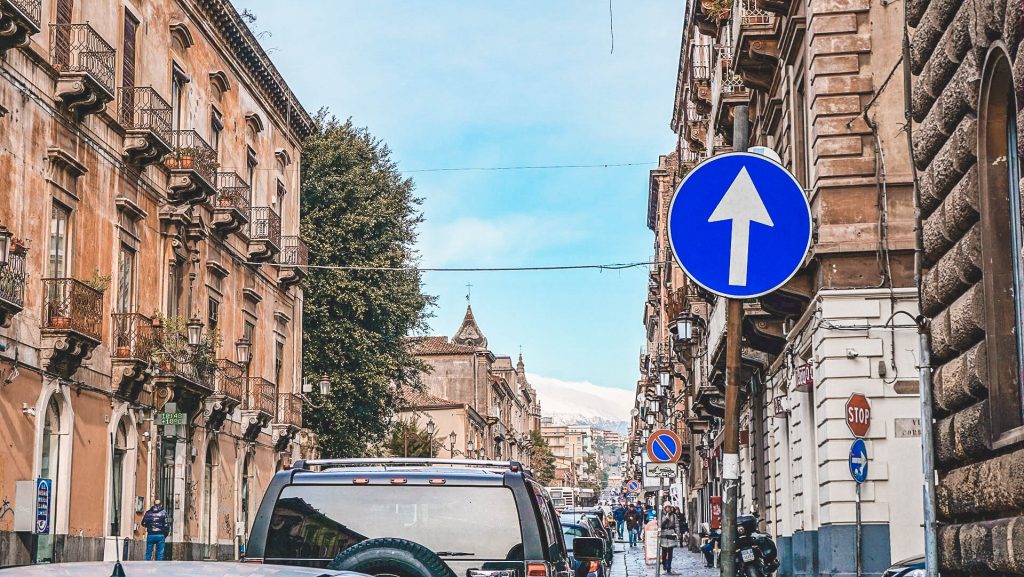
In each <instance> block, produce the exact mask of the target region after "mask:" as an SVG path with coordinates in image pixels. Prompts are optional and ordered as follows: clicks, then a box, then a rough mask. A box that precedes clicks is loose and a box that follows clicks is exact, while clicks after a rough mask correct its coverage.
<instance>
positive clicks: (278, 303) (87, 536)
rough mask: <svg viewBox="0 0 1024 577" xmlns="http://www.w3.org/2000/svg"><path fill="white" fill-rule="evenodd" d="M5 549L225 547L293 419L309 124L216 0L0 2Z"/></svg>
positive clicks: (64, 553) (221, 553) (192, 550)
mask: <svg viewBox="0 0 1024 577" xmlns="http://www.w3.org/2000/svg"><path fill="white" fill-rule="evenodd" d="M0 51H2V53H3V57H2V59H0V423H2V425H0V428H2V434H0V439H2V447H0V496H2V497H3V499H4V503H5V504H6V503H8V502H10V503H11V504H16V503H20V502H22V501H23V500H24V499H29V500H30V502H31V499H32V498H33V495H32V493H34V481H35V480H36V479H42V478H45V479H50V480H51V481H52V483H53V485H52V499H51V502H50V517H49V518H50V523H49V527H48V528H47V529H46V530H45V531H43V533H42V534H35V533H34V532H33V526H34V525H33V523H32V521H33V520H32V519H31V518H29V516H28V515H25V514H24V513H23V512H21V511H20V510H17V509H16V512H15V514H5V515H2V516H0V564H10V563H27V562H33V561H45V560H55V561H76V560H83V559H100V558H102V557H104V556H106V557H108V558H109V557H111V556H112V554H113V551H114V547H115V543H117V541H116V539H117V538H119V537H120V538H126V539H129V540H131V541H132V548H133V549H134V550H135V553H134V555H135V556H136V558H137V556H138V549H139V547H140V546H141V542H140V540H143V539H144V537H145V530H144V529H143V528H141V527H140V526H139V522H140V520H141V518H142V513H143V512H144V511H145V509H146V508H147V507H149V506H150V504H151V503H152V501H153V500H154V499H155V498H160V499H162V500H163V502H164V504H165V505H166V506H167V509H168V515H169V517H170V518H171V520H172V524H171V527H172V531H171V534H170V536H169V554H170V555H171V556H172V557H173V558H175V559H190V558H233V557H235V556H236V555H237V554H238V552H239V549H240V545H241V544H242V543H244V539H245V537H246V534H247V532H248V527H249V525H250V524H251V522H252V521H253V518H254V516H255V512H256V507H257V506H258V504H259V501H258V500H259V498H260V496H261V495H262V491H263V488H264V487H265V486H266V484H267V483H268V482H269V480H270V478H271V477H272V476H273V474H274V472H275V470H277V469H278V468H280V467H281V466H282V465H283V464H286V463H287V462H289V461H290V459H292V458H294V457H296V456H297V455H298V454H299V452H300V444H301V443H303V442H305V450H307V451H309V450H312V449H314V444H313V440H312V439H311V438H310V437H309V435H307V434H305V433H304V431H303V429H302V401H301V397H300V393H301V387H300V382H301V379H302V374H301V373H302V370H301V358H302V338H301V327H302V290H301V288H300V287H299V286H298V284H297V283H298V281H300V280H301V279H302V278H303V276H304V274H305V271H304V268H303V265H305V263H306V261H305V248H304V245H303V244H302V241H301V240H300V239H299V238H298V230H299V221H298V219H299V164H298V162H299V158H300V143H301V141H302V139H303V138H304V137H305V136H306V135H308V134H309V133H310V132H311V130H312V119H311V118H310V116H309V115H308V114H307V113H306V112H305V111H304V110H303V108H302V106H301V105H300V104H299V103H298V101H297V99H296V98H295V96H294V94H292V92H291V91H290V90H289V88H288V86H287V84H285V82H284V80H283V79H282V78H281V76H280V74H279V73H278V72H277V70H276V69H275V68H274V65H273V64H272V63H271V62H270V59H269V58H268V57H267V55H266V53H265V52H264V51H263V50H262V48H260V45H259V43H258V42H257V40H256V38H255V37H254V36H253V35H252V33H251V32H250V31H249V29H248V28H247V27H246V25H245V23H244V22H243V21H242V19H241V17H240V16H239V14H238V13H237V12H236V10H235V9H234V8H233V7H232V5H231V4H230V2H229V1H228V0H147V1H136V0H88V1H86V0H3V1H0Z"/></svg>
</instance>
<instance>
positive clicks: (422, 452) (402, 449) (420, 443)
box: [387, 420, 441, 458]
mask: <svg viewBox="0 0 1024 577" xmlns="http://www.w3.org/2000/svg"><path fill="white" fill-rule="evenodd" d="M387 449H388V453H390V456H392V457H427V458H429V457H436V456H437V455H438V452H439V450H440V449H441V440H440V439H436V438H433V439H432V438H431V437H430V435H429V434H428V433H427V431H426V430H424V429H421V428H419V427H418V426H416V422H415V421H406V420H400V421H398V422H397V423H395V426H394V427H392V428H391V434H390V436H389V437H388V442H387Z"/></svg>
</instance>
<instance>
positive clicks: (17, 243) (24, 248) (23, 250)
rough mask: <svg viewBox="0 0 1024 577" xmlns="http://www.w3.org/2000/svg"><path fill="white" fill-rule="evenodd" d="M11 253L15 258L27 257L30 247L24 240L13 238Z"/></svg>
mask: <svg viewBox="0 0 1024 577" xmlns="http://www.w3.org/2000/svg"><path fill="white" fill-rule="evenodd" d="M10 253H11V255H13V256H25V255H26V254H28V245H27V244H26V243H25V241H24V239H21V238H18V237H16V236H15V237H13V238H11V247H10Z"/></svg>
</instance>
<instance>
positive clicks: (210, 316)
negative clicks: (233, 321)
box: [206, 297, 220, 334]
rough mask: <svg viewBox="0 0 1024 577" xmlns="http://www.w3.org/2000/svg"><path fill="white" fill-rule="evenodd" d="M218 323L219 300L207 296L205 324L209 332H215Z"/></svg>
mask: <svg viewBox="0 0 1024 577" xmlns="http://www.w3.org/2000/svg"><path fill="white" fill-rule="evenodd" d="M219 323H220V301H218V300H217V299H215V298H213V297H209V299H208V300H207V303H206V326H207V327H209V330H210V334H216V332H217V325H218V324H219Z"/></svg>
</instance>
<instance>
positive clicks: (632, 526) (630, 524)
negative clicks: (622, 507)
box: [625, 506, 643, 547]
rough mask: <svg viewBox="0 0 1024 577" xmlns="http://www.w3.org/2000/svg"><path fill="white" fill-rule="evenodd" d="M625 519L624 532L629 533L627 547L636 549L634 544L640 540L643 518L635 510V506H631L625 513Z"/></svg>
mask: <svg viewBox="0 0 1024 577" xmlns="http://www.w3.org/2000/svg"><path fill="white" fill-rule="evenodd" d="M625 519H626V531H627V532H628V533H629V546H630V547H636V543H637V541H638V540H639V538H640V527H641V526H643V517H641V516H640V511H638V510H637V508H636V506H633V507H631V508H630V509H629V510H628V511H626V514H625Z"/></svg>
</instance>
